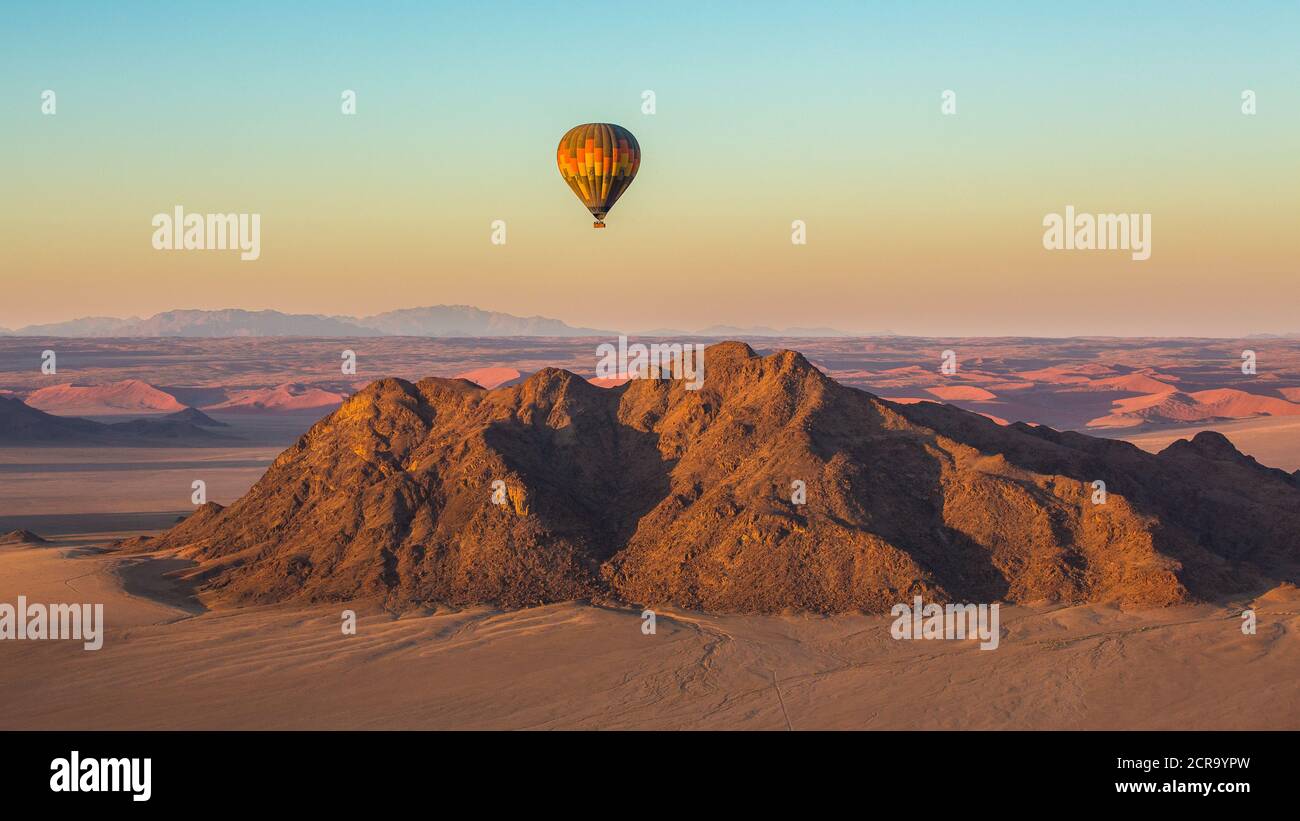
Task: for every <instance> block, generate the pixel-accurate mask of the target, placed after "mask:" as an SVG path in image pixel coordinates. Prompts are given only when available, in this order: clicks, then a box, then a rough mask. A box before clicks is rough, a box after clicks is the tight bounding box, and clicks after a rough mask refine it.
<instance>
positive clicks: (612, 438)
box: [151, 342, 1300, 612]
mask: <svg viewBox="0 0 1300 821" xmlns="http://www.w3.org/2000/svg"><path fill="white" fill-rule="evenodd" d="M705 364H706V368H705V380H704V385H703V387H702V389H700V390H698V391H688V390H685V388H684V385H683V383H682V382H679V381H673V380H668V379H664V380H634V381H632V382H629V383H626V384H624V385H622V386H619V387H617V388H611V389H604V388H599V387H596V386H594V385H591V384H589V383H588V382H587V381H586V380H584V379H583V378H581V377H579V376H577V375H575V374H573V373H569V372H567V371H563V370H557V369H553V368H548V369H544V370H541V371H539V372H537V373H534V374H532V375H531V376H529V377H528V378H527V379H526V380H524V381H523V382H522V383H520V384H517V385H514V386H510V387H502V388H498V389H495V390H485V389H483V388H480V387H479V386H477V385H475V384H473V383H471V382H468V381H464V380H449V379H425V380H423V381H421V382H419V383H415V384H412V383H410V382H406V381H402V380H397V379H386V380H382V381H379V382H375V383H373V384H372V385H370V386H369V387H367V388H366V389H365V390H362V391H361V392H359V393H357V394H356V395H354V396H352V397H351V398H349V399H348V401H347V402H345V403H344V404H343V405H342V407H340V408H339V409H338V410H337V411H335V412H334V413H332V414H330V415H329V416H327V417H326V418H324V419H322V420H321V421H320V422H318V423H317V424H316V425H315V426H314V427H313V428H312V429H311V430H310V431H309V432H308V433H307V434H305V435H304V436H303V437H302V438H301V439H300V440H299V441H298V442H297V443H296V444H295V445H294V446H293V447H291V448H289V449H288V450H286V451H285V452H284V453H282V454H281V455H280V456H279V457H278V458H277V459H276V460H275V462H274V463H273V465H272V466H271V468H270V469H269V470H268V471H267V472H266V474H265V475H264V476H263V478H262V479H261V480H260V481H259V482H258V483H257V484H256V485H255V486H254V487H253V488H252V489H251V490H250V491H249V492H248V493H247V494H246V495H245V496H244V497H243V498H241V499H239V500H238V501H237V502H235V503H234V504H232V505H230V506H229V507H228V508H224V509H223V508H220V507H218V506H216V505H209V506H206V507H204V508H202V509H200V510H199V511H198V512H197V513H196V514H195V515H193V516H191V517H189V518H188V519H186V520H185V521H184V522H183V523H181V524H179V525H177V526H176V527H175V528H174V529H172V530H171V531H169V532H167V533H165V534H163V535H162V536H160V537H158V538H156V539H154V540H153V541H152V542H151V544H152V545H154V546H156V547H159V548H171V549H177V550H179V551H180V552H181V554H182V555H185V556H189V557H192V558H193V559H195V560H196V561H197V562H198V563H199V564H198V565H197V568H196V570H195V575H196V577H197V578H199V579H201V580H202V581H203V583H204V584H205V586H206V588H207V590H208V591H209V593H210V594H211V595H212V596H214V597H216V598H218V599H227V600H232V601H240V602H272V601H280V600H288V599H303V600H342V599H348V598H352V597H356V596H361V595H382V596H385V597H387V599H388V600H389V601H390V602H393V603H412V602H448V603H453V604H458V605H464V604H472V603H491V604H495V605H498V606H505V607H517V606H525V605H532V604H537V603H541V602H550V601H557V600H565V599H573V598H584V597H591V598H594V599H597V600H609V601H619V602H627V603H636V604H647V605H653V604H662V603H673V604H676V605H679V606H683V607H688V608H695V609H701V610H710V611H743V612H780V611H784V610H804V611H816V612H846V611H859V610H861V611H873V612H880V611H887V610H888V609H889V608H890V607H891V606H893V605H894V604H896V603H898V602H903V601H910V598H911V596H913V595H916V594H919V595H923V596H925V597H927V598H928V599H939V600H946V601H967V602H991V601H1010V602H1032V601H1043V600H1050V601H1062V602H1085V601H1087V602H1114V603H1116V604H1119V605H1121V606H1126V607H1142V606H1159V605H1166V604H1170V603H1173V602H1179V601H1184V600H1188V599H1208V598H1215V597H1221V596H1225V595H1229V594H1232V593H1235V592H1240V591H1245V590H1251V589H1255V588H1257V587H1258V586H1260V585H1263V584H1270V583H1275V582H1277V581H1279V580H1288V581H1294V580H1295V579H1296V578H1297V567H1300V482H1297V479H1296V477H1295V476H1292V475H1289V474H1286V473H1284V472H1282V471H1275V470H1272V469H1269V468H1265V467H1262V466H1260V465H1258V464H1256V463H1255V462H1254V460H1252V459H1249V458H1248V457H1244V456H1242V455H1241V454H1240V453H1238V452H1237V451H1236V450H1235V449H1234V448H1233V447H1232V446H1231V444H1230V443H1228V441H1227V440H1226V439H1224V438H1223V437H1222V436H1219V435H1217V434H1200V435H1198V436H1197V437H1196V438H1195V439H1193V440H1191V441H1183V442H1180V443H1178V444H1177V445H1175V446H1172V447H1170V448H1169V449H1168V450H1166V451H1165V452H1163V453H1161V454H1159V455H1152V454H1148V453H1145V452H1143V451H1141V450H1139V449H1138V448H1136V447H1134V446H1132V445H1130V444H1127V443H1124V442H1119V441H1111V440H1104V439H1095V438H1092V437H1088V436H1085V435H1082V434H1075V433H1061V432H1057V431H1054V430H1052V429H1050V428H1046V427H1033V426H1029V425H1023V424H1014V425H1009V426H1000V425H997V424H995V423H993V422H991V421H989V420H987V419H985V418H983V417H982V416H980V415H978V414H973V413H969V412H966V411H963V410H960V409H958V408H955V407H952V406H948V405H942V404H938V403H919V404H915V405H906V406H905V405H897V404H894V403H891V402H888V401H885V400H882V399H879V398H877V397H875V396H873V395H871V394H869V393H866V392H863V391H860V390H857V389H854V388H849V387H846V386H843V385H840V384H838V383H837V382H835V381H833V380H832V379H830V378H829V377H827V376H825V375H824V374H823V373H821V372H820V371H819V370H818V369H816V368H815V367H813V366H812V365H811V364H809V363H808V362H807V360H805V359H804V357H803V356H801V355H800V354H798V353H794V352H791V351H782V352H779V353H775V354H772V355H770V356H766V357H760V356H758V355H756V354H755V353H754V352H753V351H752V350H751V349H750V348H749V347H748V346H746V345H744V344H741V343H734V342H729V343H721V344H718V345H714V346H712V347H710V348H709V349H708V350H707V353H706V360H705ZM1096 481H1101V482H1104V483H1105V490H1106V497H1105V500H1104V503H1101V504H1097V503H1094V502H1095V498H1096V497H1095V494H1096V492H1097V489H1098V488H1097V487H1096V486H1094V484H1093V483H1094V482H1096ZM494 482H500V483H502V484H499V485H496V488H497V489H499V491H500V493H499V494H498V497H499V498H497V499H494V498H493V497H494ZM795 482H801V483H803V486H804V488H805V489H806V500H805V501H804V503H802V504H799V503H796V500H795V499H794V498H792V497H793V493H794V490H795V486H794V483H795ZM494 502H501V503H500V504H497V503H494Z"/></svg>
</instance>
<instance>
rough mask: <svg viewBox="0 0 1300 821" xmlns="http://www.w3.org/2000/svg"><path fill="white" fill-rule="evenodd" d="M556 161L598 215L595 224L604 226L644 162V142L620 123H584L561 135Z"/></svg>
mask: <svg viewBox="0 0 1300 821" xmlns="http://www.w3.org/2000/svg"><path fill="white" fill-rule="evenodd" d="M556 162H557V164H558V165H559V167H560V176H561V177H563V178H564V181H565V182H566V183H568V184H569V187H570V188H572V189H573V193H574V194H575V195H577V197H578V199H579V200H581V201H582V204H583V205H585V206H586V207H587V210H588V211H590V212H591V213H592V215H593V216H595V218H596V222H595V227H597V228H603V227H604V226H605V223H604V219H605V215H606V214H608V213H609V211H610V209H611V208H613V207H614V203H616V202H618V198H619V197H621V196H623V192H624V191H626V190H627V187H628V186H629V185H631V184H632V178H633V177H635V176H636V171H637V169H638V168H639V167H640V166H641V146H640V145H639V144H638V143H637V141H636V137H633V136H632V132H631V131H628V130H627V129H626V128H624V127H622V126H621V125H614V124H613V123H585V124H583V125H577V126H574V127H573V128H570V129H569V130H568V132H567V133H566V134H565V135H564V136H563V137H561V138H560V147H559V150H558V153H557V155H556Z"/></svg>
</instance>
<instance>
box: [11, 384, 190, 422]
mask: <svg viewBox="0 0 1300 821" xmlns="http://www.w3.org/2000/svg"><path fill="white" fill-rule="evenodd" d="M27 404H28V405H31V406H32V407H33V408H38V409H40V410H43V411H45V412H46V413H53V414H56V415H59V416H112V415H116V414H127V413H136V414H138V413H175V412H176V411H180V410H184V409H185V405H184V404H182V403H181V402H180V401H178V400H177V399H176V397H175V396H172V395H171V394H170V393H166V392H165V391H161V390H159V389H158V388H155V387H154V386H153V385H150V384H149V383H148V382H142V381H140V380H139V379H127V380H124V381H122V382H110V383H108V384H105V385H76V384H73V383H71V382H69V383H67V384H63V385H52V386H50V387H48V388H41V389H40V390H37V391H35V392H33V393H32V394H31V395H30V396H28V397H27Z"/></svg>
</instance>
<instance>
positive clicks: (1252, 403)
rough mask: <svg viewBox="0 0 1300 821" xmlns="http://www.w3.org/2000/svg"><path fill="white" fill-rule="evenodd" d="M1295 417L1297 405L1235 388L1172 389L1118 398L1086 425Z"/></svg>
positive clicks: (1297, 409) (1130, 424) (1101, 425)
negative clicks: (1107, 409) (1184, 391)
mask: <svg viewBox="0 0 1300 821" xmlns="http://www.w3.org/2000/svg"><path fill="white" fill-rule="evenodd" d="M1297 415H1300V404H1297V403H1295V402H1288V401H1287V400H1285V399H1278V398H1277V397H1273V396H1263V395H1261V394H1256V393H1247V392H1246V391H1241V390H1237V389H1235V388H1215V389H1212V390H1204V391H1193V392H1192V393H1183V392H1182V391H1178V390H1171V391H1168V392H1165V393H1155V394H1147V395H1145V396H1134V397H1129V398H1126V399H1117V400H1115V402H1114V409H1113V410H1112V411H1111V412H1110V413H1109V414H1108V415H1106V416H1102V417H1098V418H1097V419H1093V420H1091V421H1090V422H1088V426H1089V427H1111V428H1124V427H1132V426H1134V425H1141V424H1144V423H1148V422H1165V423H1183V424H1188V423H1194V422H1206V421H1211V420H1216V419H1246V418H1250V417H1253V416H1297Z"/></svg>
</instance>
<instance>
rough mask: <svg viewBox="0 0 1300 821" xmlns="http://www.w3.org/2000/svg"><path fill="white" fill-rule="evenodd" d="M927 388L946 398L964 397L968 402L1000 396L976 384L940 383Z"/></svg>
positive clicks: (930, 391) (983, 400) (932, 392)
mask: <svg viewBox="0 0 1300 821" xmlns="http://www.w3.org/2000/svg"><path fill="white" fill-rule="evenodd" d="M925 390H926V392H927V393H931V394H934V395H935V396H937V397H939V398H940V399H944V400H953V399H964V400H966V401H968V402H987V401H989V400H991V399H997V398H998V397H997V394H995V393H992V392H990V391H986V390H984V389H983V388H978V387H976V386H974V385H940V386H939V387H936V388H926V389H925Z"/></svg>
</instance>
